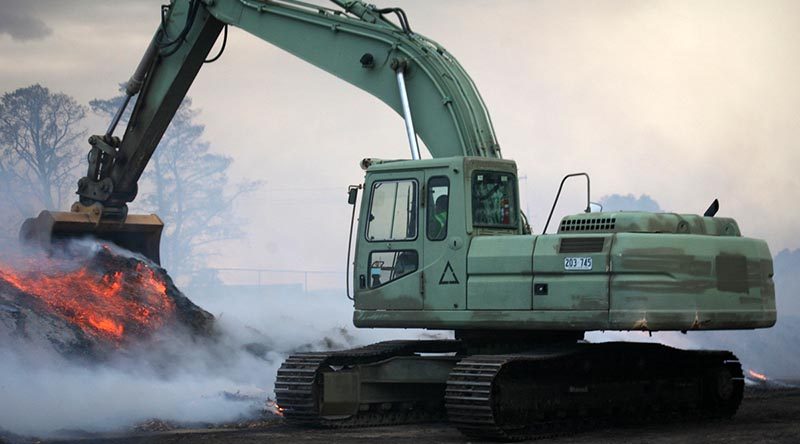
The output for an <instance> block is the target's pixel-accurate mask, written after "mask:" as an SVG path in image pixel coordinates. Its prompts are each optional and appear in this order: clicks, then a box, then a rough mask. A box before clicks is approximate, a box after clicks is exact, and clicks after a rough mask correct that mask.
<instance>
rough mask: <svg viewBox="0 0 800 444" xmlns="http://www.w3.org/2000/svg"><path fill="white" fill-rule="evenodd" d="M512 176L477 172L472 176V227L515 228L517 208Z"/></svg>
mask: <svg viewBox="0 0 800 444" xmlns="http://www.w3.org/2000/svg"><path fill="white" fill-rule="evenodd" d="M514 183H515V180H514V176H513V175H512V174H509V173H499V172H487V171H477V172H475V173H474V174H473V176H472V225H473V226H475V227H495V228H516V226H517V213H518V211H517V208H516V202H517V199H516V195H515V187H514Z"/></svg>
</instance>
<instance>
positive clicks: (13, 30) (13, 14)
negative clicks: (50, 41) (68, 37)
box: [0, 0, 53, 41]
mask: <svg viewBox="0 0 800 444" xmlns="http://www.w3.org/2000/svg"><path fill="white" fill-rule="evenodd" d="M52 33H53V30H52V29H50V27H49V26H47V25H46V24H45V23H44V22H43V21H42V20H41V19H39V18H37V17H36V16H35V15H34V11H33V10H32V9H31V7H30V2H27V1H18V0H7V1H5V2H3V13H2V14H0V34H8V35H9V36H11V38H12V39H14V40H17V41H29V40H40V39H43V38H45V37H47V36H49V35H50V34H52Z"/></svg>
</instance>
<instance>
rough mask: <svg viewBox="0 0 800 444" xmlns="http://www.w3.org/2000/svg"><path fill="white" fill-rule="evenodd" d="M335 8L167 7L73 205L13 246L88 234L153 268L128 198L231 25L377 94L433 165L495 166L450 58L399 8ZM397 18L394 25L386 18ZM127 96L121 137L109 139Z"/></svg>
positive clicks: (204, 0)
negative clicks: (479, 162)
mask: <svg viewBox="0 0 800 444" xmlns="http://www.w3.org/2000/svg"><path fill="white" fill-rule="evenodd" d="M333 2H334V3H336V5H338V6H339V8H337V9H329V8H323V7H320V6H316V5H310V4H307V3H303V2H299V1H294V0H281V1H261V0H177V1H174V2H172V4H171V5H170V6H169V7H166V8H165V9H164V10H162V25H161V26H160V27H159V28H158V30H157V31H156V33H155V35H154V37H153V39H152V41H151V43H150V45H149V46H148V48H147V50H146V52H145V55H144V57H143V58H142V60H141V62H140V63H139V65H138V67H137V69H136V71H135V73H134V75H133V77H132V78H131V80H130V81H129V82H128V84H127V87H126V100H125V105H123V107H122V108H121V109H120V110H119V112H118V113H117V115H116V116H115V118H114V120H113V121H112V123H111V125H110V126H109V128H108V131H106V133H105V134H104V135H98V136H93V137H91V138H90V140H89V142H90V145H91V150H90V153H89V168H88V172H87V175H86V176H85V177H83V178H82V179H81V180H80V181H79V182H78V191H77V194H78V195H79V202H76V203H75V204H74V205H73V208H72V210H71V212H70V213H62V212H49V211H47V212H44V213H43V214H42V215H40V216H39V218H37V219H36V222H34V221H33V220H31V221H29V222H26V224H25V227H24V228H23V230H22V232H21V237H22V238H24V239H26V240H38V241H40V242H41V243H43V244H48V243H49V241H50V240H51V239H56V238H63V237H74V236H82V235H92V236H95V237H100V238H104V239H112V240H114V241H116V242H120V243H121V244H122V245H124V246H127V247H128V248H130V249H132V250H134V251H138V252H140V253H142V254H144V255H146V256H148V257H150V258H151V259H153V260H155V261H157V260H158V248H157V245H158V238H159V237H160V233H161V226H160V222H158V221H157V218H156V219H153V218H152V217H147V218H142V217H139V218H137V220H138V222H134V220H133V219H131V216H129V215H128V211H127V203H128V202H132V201H133V200H134V199H135V198H136V194H137V190H138V187H137V184H138V181H139V178H140V177H141V175H142V173H143V172H144V170H145V167H146V166H147V164H148V162H149V160H150V157H151V156H152V155H153V152H154V151H155V150H156V148H157V146H158V143H159V141H160V140H161V137H162V136H163V134H164V132H165V131H166V129H167V127H168V126H169V123H170V122H171V120H172V118H173V116H174V115H175V113H176V112H177V110H178V107H179V106H180V104H181V102H182V101H183V99H184V97H185V96H186V94H187V91H188V90H189V87H190V86H191V84H192V82H193V81H194V79H195V77H196V75H197V73H198V72H199V70H200V68H201V67H202V66H203V64H204V63H205V62H206V61H207V58H208V57H209V52H210V50H211V49H212V47H213V46H214V44H215V42H216V41H217V40H218V37H219V35H220V32H221V31H222V30H223V29H225V39H226V40H227V29H226V27H227V26H235V27H238V28H241V29H243V30H245V31H247V32H249V33H251V34H253V35H255V36H257V37H259V38H261V39H262V40H264V41H267V42H269V43H272V44H274V45H276V46H278V47H280V48H282V49H284V50H286V51H287V52H289V53H291V54H293V55H295V56H297V57H299V58H301V59H303V60H305V61H307V62H309V63H311V64H313V65H315V66H317V67H319V68H321V69H323V70H325V71H327V72H329V73H331V74H333V75H335V76H337V77H339V78H341V79H342V80H345V81H347V82H349V83H351V84H353V85H355V86H357V87H359V88H361V89H362V90H364V91H366V92H368V93H370V94H372V95H373V96H375V97H377V98H378V99H380V100H381V101H383V102H384V103H386V104H387V105H389V106H390V107H391V108H392V109H394V110H395V111H397V112H398V113H399V114H401V115H403V116H404V117H405V120H406V127H407V133H408V137H409V141H410V143H411V144H412V146H414V145H415V144H416V135H419V138H420V139H422V141H423V142H424V143H425V145H426V146H427V148H428V150H429V152H430V154H431V156H433V157H449V156H480V157H491V158H499V157H500V147H499V145H498V143H497V140H496V138H495V134H494V130H493V128H492V124H491V120H490V118H489V114H488V111H487V110H486V107H485V106H484V103H483V100H482V99H481V97H480V94H479V93H478V91H477V89H476V88H475V85H474V84H473V82H472V80H471V79H470V78H469V76H468V75H467V74H466V72H465V71H464V70H463V68H462V67H461V66H460V65H459V63H458V61H457V60H456V59H455V58H454V57H453V56H452V55H451V54H450V53H448V52H447V50H445V49H444V48H443V47H442V46H441V45H439V44H437V43H435V42H434V41H432V40H430V39H428V38H426V37H424V36H422V35H420V34H417V33H415V32H413V31H412V30H411V27H410V24H409V22H408V19H407V18H406V16H405V13H403V11H402V10H400V9H398V8H388V9H379V8H376V7H375V6H372V5H368V4H366V3H363V2H361V1H358V0H333ZM394 15H397V16H398V17H399V18H400V25H399V26H398V25H396V24H394V23H393V22H392V21H390V20H389V19H388V18H387V17H388V16H394ZM134 96H136V100H135V105H134V108H133V111H132V113H131V116H130V118H129V119H128V124H127V127H126V128H125V132H124V135H123V137H122V138H121V139H119V138H116V137H113V132H114V129H115V127H116V125H117V123H118V121H119V120H120V116H122V114H123V112H124V108H125V106H127V104H128V103H129V102H130V101H131V98H132V97H134ZM412 116H413V118H412ZM412 119H413V120H412ZM416 156H417V155H415V157H416ZM72 213H81V214H84V216H80V217H78V216H75V215H74V214H72ZM80 220H84V221H85V222H80ZM145 221H146V222H145Z"/></svg>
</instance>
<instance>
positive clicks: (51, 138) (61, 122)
mask: <svg viewBox="0 0 800 444" xmlns="http://www.w3.org/2000/svg"><path fill="white" fill-rule="evenodd" d="M85 116H86V108H85V107H83V106H81V105H79V104H78V103H77V102H76V101H75V99H73V98H72V97H70V96H68V95H66V94H63V93H52V92H50V90H49V89H47V88H45V87H43V86H41V85H39V84H36V85H32V86H29V87H27V88H20V89H17V90H16V91H13V92H10V93H6V94H3V96H2V97H0V193H1V194H2V196H0V211H3V215H4V218H6V219H11V220H3V221H2V222H3V223H8V224H13V222H12V221H13V220H14V219H15V218H22V217H27V216H31V215H34V213H35V212H36V211H37V210H39V209H45V208H46V209H50V210H52V209H57V208H61V207H62V206H63V205H64V204H65V203H66V201H67V199H68V196H69V194H70V192H71V191H73V190H74V189H75V187H76V185H75V183H76V180H77V176H78V170H77V168H76V167H77V166H78V165H79V164H80V162H81V160H82V159H83V156H82V155H81V154H80V153H81V149H80V142H81V141H83V137H84V134H85V132H84V130H83V129H82V128H81V126H80V124H81V122H82V121H83V119H84V117H85Z"/></svg>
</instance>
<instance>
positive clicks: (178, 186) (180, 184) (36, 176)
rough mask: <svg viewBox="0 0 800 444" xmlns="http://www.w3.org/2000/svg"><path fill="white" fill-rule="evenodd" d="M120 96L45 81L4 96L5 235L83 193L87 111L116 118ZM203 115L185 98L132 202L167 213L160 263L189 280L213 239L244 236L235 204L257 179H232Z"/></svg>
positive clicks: (0, 226) (0, 223)
mask: <svg viewBox="0 0 800 444" xmlns="http://www.w3.org/2000/svg"><path fill="white" fill-rule="evenodd" d="M121 101H122V95H119V96H117V97H113V98H109V99H94V100H91V101H90V102H89V103H88V106H87V105H83V104H80V103H78V102H77V101H76V100H75V99H74V98H73V97H71V96H69V95H67V94H64V93H60V92H52V91H50V90H49V89H48V88H47V87H45V86H42V85H39V84H36V85H31V86H28V87H25V88H19V89H17V90H14V91H11V92H7V93H4V94H3V95H2V97H0V238H2V237H5V238H6V239H10V238H15V237H16V236H17V230H18V229H19V226H20V224H21V222H22V221H23V220H24V219H25V218H28V217H34V216H36V214H38V211H41V210H43V209H47V210H60V211H65V210H68V207H69V204H70V203H72V202H73V201H74V200H77V196H76V195H75V194H74V192H75V190H76V189H77V180H78V178H79V177H81V176H83V175H84V174H85V173H86V170H85V168H86V165H87V163H86V160H85V159H86V153H87V152H88V150H89V145H88V143H87V138H88V136H87V134H88V133H87V130H86V128H85V120H86V118H87V116H88V114H89V113H93V114H95V115H97V116H100V117H103V118H107V119H111V117H112V116H113V114H114V113H115V112H116V110H117V109H118V107H119V105H120V104H121ZM132 108H133V107H132V106H129V107H128V109H129V110H130V109H132ZM198 114H199V111H198V110H196V109H194V108H193V107H192V101H191V99H190V98H186V99H185V100H184V101H183V103H182V104H181V106H180V108H179V110H178V112H177V113H176V115H175V117H174V118H173V120H172V122H171V124H170V126H169V128H168V129H167V131H166V133H165V134H164V137H163V138H162V140H161V142H160V144H159V146H158V148H157V149H156V151H155V154H154V155H153V157H152V158H151V160H150V163H149V164H148V166H147V169H146V170H145V173H144V175H143V176H142V178H141V179H140V184H139V189H140V195H139V197H138V198H137V200H136V201H135V203H134V204H133V208H131V212H134V211H136V212H153V213H156V214H158V215H159V216H160V217H161V218H162V220H164V224H165V228H164V233H163V236H162V241H161V258H162V264H163V265H164V266H165V268H167V269H168V270H169V271H170V272H171V273H172V274H173V276H176V277H179V278H184V279H191V278H192V277H193V275H195V274H197V273H199V272H200V271H201V270H202V269H203V268H204V266H205V264H206V261H207V259H208V258H209V256H210V255H212V254H213V253H214V244H216V243H219V242H221V241H225V240H230V239H235V238H238V237H241V236H242V235H243V232H242V230H241V228H240V226H241V224H240V223H237V222H236V221H235V220H232V219H231V216H230V215H231V214H232V206H233V204H234V202H235V201H236V199H237V198H239V197H240V196H242V195H243V194H245V193H247V192H248V191H251V190H253V189H255V188H256V187H258V185H259V184H258V183H255V182H246V181H245V182H239V183H235V184H232V183H231V180H230V178H229V175H228V172H229V168H230V166H231V163H232V159H231V158H230V157H228V156H224V155H220V154H216V153H214V152H212V150H211V145H210V143H209V142H207V141H206V140H204V139H203V133H204V130H205V128H204V126H203V125H202V124H200V123H198ZM127 117H128V116H124V120H123V123H125V120H126V119H127Z"/></svg>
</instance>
